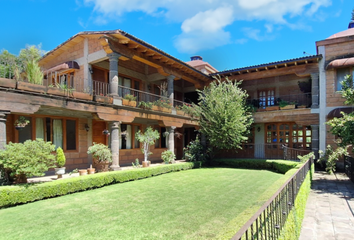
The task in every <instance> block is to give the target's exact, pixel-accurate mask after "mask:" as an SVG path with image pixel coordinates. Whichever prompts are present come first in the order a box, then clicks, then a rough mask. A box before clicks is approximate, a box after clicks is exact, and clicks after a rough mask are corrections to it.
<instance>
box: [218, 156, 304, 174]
mask: <svg viewBox="0 0 354 240" xmlns="http://www.w3.org/2000/svg"><path fill="white" fill-rule="evenodd" d="M211 164H212V166H215V167H220V166H223V167H232V168H245V169H262V170H271V171H275V172H279V173H282V174H285V173H286V172H287V171H289V170H290V169H292V168H296V167H298V165H299V164H300V163H299V162H294V161H287V160H265V159H214V160H213V161H212V162H211ZM300 165H301V164H300Z"/></svg>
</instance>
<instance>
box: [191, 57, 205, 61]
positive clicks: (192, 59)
mask: <svg viewBox="0 0 354 240" xmlns="http://www.w3.org/2000/svg"><path fill="white" fill-rule="evenodd" d="M197 60H203V58H202V57H201V56H193V57H191V61H197Z"/></svg>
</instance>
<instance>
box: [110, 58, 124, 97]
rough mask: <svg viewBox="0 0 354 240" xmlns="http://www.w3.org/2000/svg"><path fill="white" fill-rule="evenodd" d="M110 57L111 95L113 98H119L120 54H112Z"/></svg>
mask: <svg viewBox="0 0 354 240" xmlns="http://www.w3.org/2000/svg"><path fill="white" fill-rule="evenodd" d="M107 56H108V57H109V93H110V95H111V96H118V59H119V57H120V56H121V55H120V54H118V53H115V52H113V53H110V54H108V55H107Z"/></svg>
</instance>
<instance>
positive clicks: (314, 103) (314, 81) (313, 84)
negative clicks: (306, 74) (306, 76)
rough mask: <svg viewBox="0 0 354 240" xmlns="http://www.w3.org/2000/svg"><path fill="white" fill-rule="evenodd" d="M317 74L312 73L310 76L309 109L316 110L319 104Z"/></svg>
mask: <svg viewBox="0 0 354 240" xmlns="http://www.w3.org/2000/svg"><path fill="white" fill-rule="evenodd" d="M318 76H319V74H318V73H312V74H311V97H312V106H311V108H318V104H319V100H320V97H319V78H318Z"/></svg>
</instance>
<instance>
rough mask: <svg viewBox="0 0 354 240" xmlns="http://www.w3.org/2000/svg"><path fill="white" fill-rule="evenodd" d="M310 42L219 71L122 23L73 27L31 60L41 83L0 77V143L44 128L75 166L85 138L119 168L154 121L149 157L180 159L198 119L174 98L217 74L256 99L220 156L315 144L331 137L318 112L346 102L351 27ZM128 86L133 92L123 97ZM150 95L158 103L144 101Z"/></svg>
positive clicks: (41, 133) (186, 96)
mask: <svg viewBox="0 0 354 240" xmlns="http://www.w3.org/2000/svg"><path fill="white" fill-rule="evenodd" d="M316 44H317V55H313V56H306V57H300V58H296V59H290V60H284V61H278V62H273V63H267V64H261V65H257V66H250V67H244V68H237V69H232V70H227V71H222V72H218V71H217V70H216V69H215V68H214V67H212V66H211V65H210V64H208V63H207V62H204V61H203V59H202V58H201V57H199V56H195V57H192V59H191V61H190V62H186V63H185V62H182V61H180V60H178V59H176V58H174V57H173V56H171V55H169V54H167V53H165V52H163V51H161V50H160V49H157V48H156V47H154V46H151V45H150V44H148V43H146V42H144V41H142V40H140V39H138V38H136V37H134V36H132V35H130V34H128V33H126V32H123V31H121V30H114V31H98V32H81V33H78V34H76V35H75V36H73V37H71V38H70V39H68V40H67V41H66V42H64V43H62V44H61V45H59V46H58V47H57V48H55V49H53V50H52V51H50V52H48V53H47V54H46V55H45V56H43V58H42V59H41V60H40V61H39V64H40V66H41V68H42V69H43V71H44V75H45V77H44V81H43V85H34V84H30V83H27V82H16V81H14V80H12V79H5V78H0V147H2V146H3V145H4V144H5V143H6V142H10V141H12V142H23V141H25V140H27V139H36V138H43V139H45V140H46V141H52V142H53V143H54V144H55V145H57V146H61V147H62V148H63V149H64V151H65V154H66V157H67V168H68V169H74V168H86V167H87V166H88V165H89V164H90V163H92V159H91V157H90V156H88V154H87V149H88V147H89V146H91V145H92V144H93V142H96V143H103V144H106V145H109V146H110V147H111V149H112V154H113V164H112V168H113V169H119V167H120V166H123V165H131V162H134V161H135V159H136V158H138V159H140V161H141V160H142V159H143V154H142V153H141V151H140V144H139V142H138V141H137V140H136V139H135V133H136V132H137V131H139V130H144V129H145V128H146V127H147V126H152V127H154V128H155V129H157V130H158V131H159V132H160V139H159V140H158V141H157V142H156V144H155V146H153V148H152V152H153V154H152V155H151V156H150V160H152V161H160V160H161V153H162V152H163V151H164V150H166V149H170V150H172V151H174V152H175V153H176V155H177V158H179V159H181V158H182V157H183V147H184V146H186V144H188V143H189V142H190V140H192V139H195V137H196V131H195V130H196V129H198V125H197V124H198V123H197V122H196V121H195V120H194V119H193V118H192V117H191V116H189V115H187V114H185V113H183V112H180V111H179V110H178V106H182V105H183V104H185V103H184V102H187V103H190V102H196V101H197V94H196V89H202V88H203V87H204V86H206V85H207V84H208V83H209V82H210V81H213V76H215V75H219V76H221V77H222V78H225V77H228V78H229V79H232V80H243V83H242V87H243V88H244V89H246V90H247V92H248V94H249V99H248V104H249V106H251V107H252V108H253V109H254V125H253V128H252V134H251V135H250V136H249V140H248V142H247V143H244V145H243V149H242V150H241V151H238V152H237V153H236V152H232V151H231V152H226V153H223V154H220V156H224V157H229V156H232V157H242V158H283V157H284V154H287V157H290V158H294V157H296V155H297V154H299V153H307V152H309V151H315V152H316V153H317V152H318V150H319V149H322V150H324V149H325V146H326V145H327V144H331V143H333V140H334V136H331V135H330V134H328V133H327V130H328V129H327V127H326V125H325V122H326V121H327V120H328V119H330V118H333V117H335V116H339V113H340V111H341V110H343V109H344V108H345V109H346V111H347V110H348V109H347V108H346V107H345V106H344V104H343V102H344V101H343V99H342V98H341V95H340V93H338V92H337V91H339V90H340V81H341V79H343V76H344V75H345V74H347V73H351V72H352V70H353V69H352V67H353V66H354V60H353V59H354V58H353V57H354V50H353V49H354V48H353V45H354V30H353V29H348V30H346V31H344V32H341V33H338V34H335V35H333V36H331V37H329V38H328V39H326V40H323V41H319V42H317V43H316ZM352 58H353V59H352ZM0 77H1V76H0ZM127 95H133V96H135V97H136V101H127V100H126V99H125V98H127ZM149 102H154V103H155V105H160V108H157V106H156V107H154V108H153V109H149V108H144V104H142V103H149ZM166 104H167V107H166ZM161 106H165V108H162V107H161ZM20 116H24V117H26V118H27V119H28V120H30V123H29V124H28V125H27V126H26V127H25V128H24V129H23V130H20V131H18V130H16V129H15V126H14V122H15V121H16V119H18V118H19V117H20ZM108 133H109V134H108ZM166 133H167V134H166ZM283 146H286V147H287V148H283ZM284 149H286V151H285V150H284Z"/></svg>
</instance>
